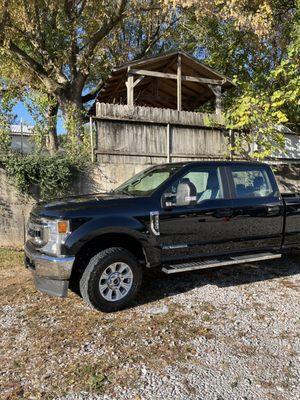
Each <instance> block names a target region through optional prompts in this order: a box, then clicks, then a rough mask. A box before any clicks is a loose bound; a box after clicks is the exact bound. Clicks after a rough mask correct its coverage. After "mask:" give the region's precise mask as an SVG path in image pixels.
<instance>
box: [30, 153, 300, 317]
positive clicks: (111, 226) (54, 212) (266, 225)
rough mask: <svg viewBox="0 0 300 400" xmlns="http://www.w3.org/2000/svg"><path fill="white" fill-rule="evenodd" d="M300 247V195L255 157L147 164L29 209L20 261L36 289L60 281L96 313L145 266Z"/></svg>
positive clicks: (185, 267) (60, 289)
mask: <svg viewBox="0 0 300 400" xmlns="http://www.w3.org/2000/svg"><path fill="white" fill-rule="evenodd" d="M299 247H300V197H297V195H296V194H295V195H293V194H291V195H282V194H280V193H279V190H278V186H277V183H276V181H275V178H274V175H273V172H272V170H271V168H270V167H269V166H268V165H266V164H262V163H255V162H228V161H227V162H226V161H224V162H216V161H211V162H210V161H206V162H185V163H176V164H175V163H174V164H163V165H159V166H154V167H152V168H149V169H147V170H146V171H143V172H141V173H140V174H138V175H136V176H134V177H133V178H131V179H130V180H128V181H127V182H125V183H123V184H122V185H121V186H120V187H118V188H117V189H115V190H113V191H112V192H110V193H107V194H92V195H87V196H81V197H80V196H77V197H72V198H66V199H61V200H57V201H53V202H51V203H48V204H45V203H41V204H38V205H37V206H35V208H34V209H33V211H32V213H31V215H30V220H29V222H28V240H27V242H26V245H25V264H26V266H27V267H28V268H30V270H32V272H33V275H34V280H35V285H36V287H37V289H39V290H41V291H43V292H46V293H48V294H51V295H55V296H61V297H64V296H66V295H67V291H68V287H69V285H70V286H71V287H74V288H76V287H77V290H80V293H81V295H82V297H83V298H84V299H85V300H86V301H87V303H88V304H89V305H90V306H92V307H93V308H96V309H98V310H102V311H106V312H109V311H115V310H119V309H121V308H124V307H126V306H127V305H128V304H129V302H130V301H132V299H133V298H134V297H135V295H136V294H137V292H138V290H139V288H140V286H141V282H142V275H143V271H144V269H145V268H153V267H157V268H161V269H162V271H163V272H165V273H166V274H173V273H178V272H183V271H191V270H197V269H202V268H210V267H216V266H221V265H231V264H240V263H246V262H254V261H260V260H266V259H272V258H279V257H281V255H282V254H283V253H284V252H288V251H291V250H292V249H297V248H299Z"/></svg>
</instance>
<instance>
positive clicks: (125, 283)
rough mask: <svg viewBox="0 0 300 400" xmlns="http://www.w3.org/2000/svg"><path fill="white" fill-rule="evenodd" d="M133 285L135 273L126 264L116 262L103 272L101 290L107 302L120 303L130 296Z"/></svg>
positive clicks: (100, 282)
mask: <svg viewBox="0 0 300 400" xmlns="http://www.w3.org/2000/svg"><path fill="white" fill-rule="evenodd" d="M132 283H133V273H132V270H131V268H130V267H129V265H128V264H126V263H124V262H115V263H113V264H110V265H109V266H108V267H106V268H105V270H104V271H103V272H102V274H101V276H100V281H99V290H100V293H101V295H102V296H103V297H104V298H105V300H107V301H118V300H121V299H123V298H124V297H125V296H126V295H127V294H128V292H129V291H130V289H131V287H132Z"/></svg>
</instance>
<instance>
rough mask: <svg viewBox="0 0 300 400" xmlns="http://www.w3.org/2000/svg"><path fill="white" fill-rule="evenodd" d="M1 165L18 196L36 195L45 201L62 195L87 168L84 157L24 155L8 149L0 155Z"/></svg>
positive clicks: (61, 154) (59, 154)
mask: <svg viewBox="0 0 300 400" xmlns="http://www.w3.org/2000/svg"><path fill="white" fill-rule="evenodd" d="M0 166H2V167H4V168H5V170H6V173H7V174H8V176H9V177H10V178H11V179H12V181H13V182H14V184H15V186H16V188H17V189H18V190H19V191H20V193H22V194H25V195H27V194H33V195H37V197H38V198H39V199H43V200H44V199H49V198H54V197H57V196H63V195H65V194H66V193H67V192H68V190H69V188H70V185H71V183H72V182H73V181H74V179H76V177H77V175H78V173H79V172H80V171H83V170H84V169H86V168H87V167H88V162H87V161H86V159H83V157H80V158H77V159H74V158H73V157H70V156H69V155H68V154H64V153H56V154H54V155H50V154H48V153H43V152H35V153H33V154H26V155H24V154H21V153H18V152H14V151H12V150H10V151H8V152H7V153H5V154H4V153H1V156H0ZM35 188H36V189H38V193H37V194H36V193H35V191H34V189H35Z"/></svg>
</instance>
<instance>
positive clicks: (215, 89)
mask: <svg viewBox="0 0 300 400" xmlns="http://www.w3.org/2000/svg"><path fill="white" fill-rule="evenodd" d="M208 87H209V88H210V90H211V91H212V92H213V94H214V95H215V98H216V108H215V114H216V116H217V117H221V116H222V111H223V108H222V86H221V85H210V84H209V85H208Z"/></svg>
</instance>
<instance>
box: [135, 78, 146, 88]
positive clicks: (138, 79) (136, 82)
mask: <svg viewBox="0 0 300 400" xmlns="http://www.w3.org/2000/svg"><path fill="white" fill-rule="evenodd" d="M144 78H145V75H141V76H140V77H139V78H137V80H136V81H134V83H133V87H136V85H138V84H139V83H140V82H141V81H142V80H143V79H144Z"/></svg>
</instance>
